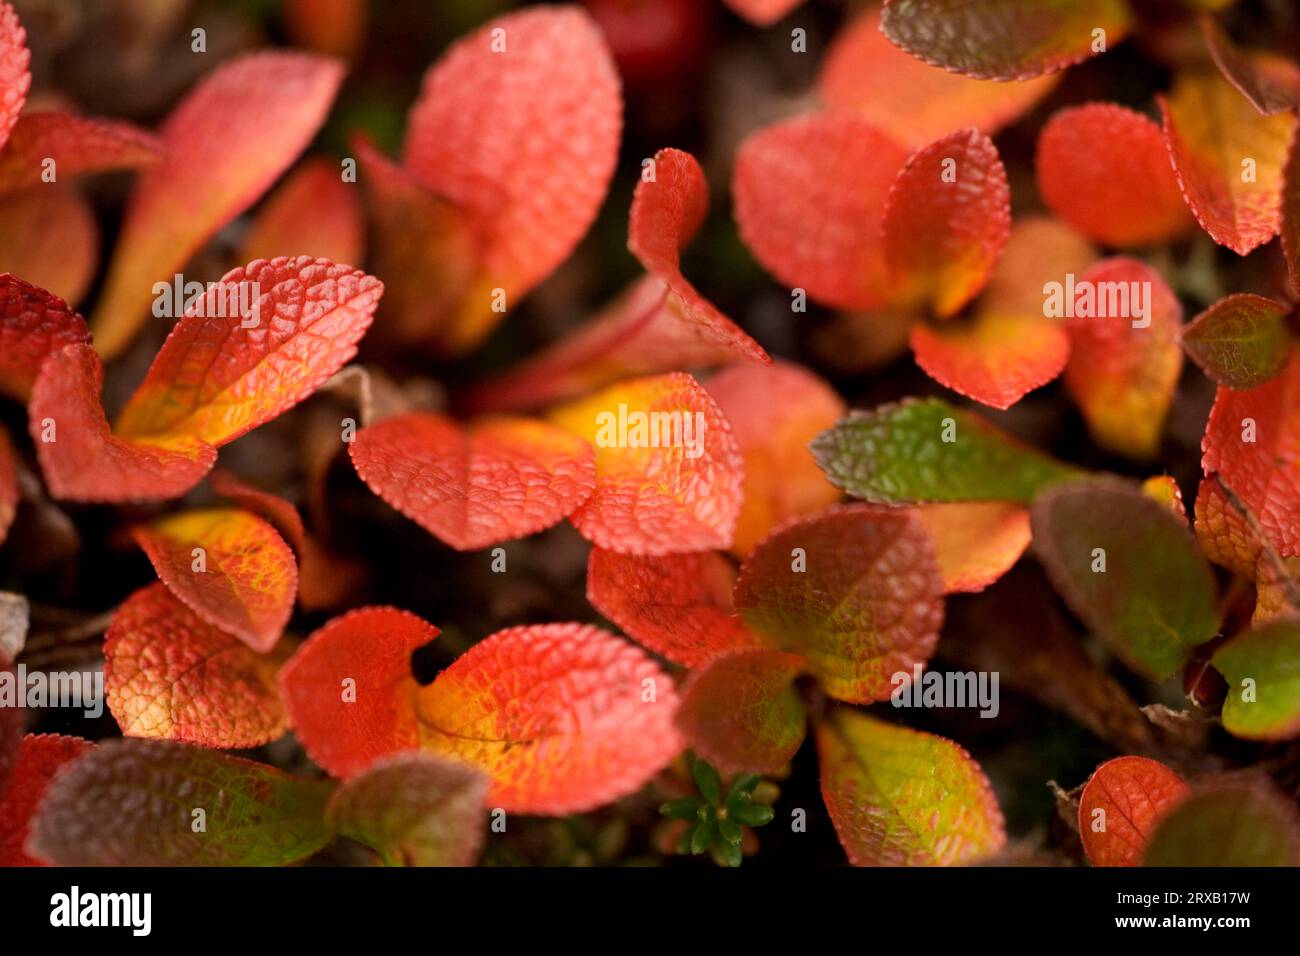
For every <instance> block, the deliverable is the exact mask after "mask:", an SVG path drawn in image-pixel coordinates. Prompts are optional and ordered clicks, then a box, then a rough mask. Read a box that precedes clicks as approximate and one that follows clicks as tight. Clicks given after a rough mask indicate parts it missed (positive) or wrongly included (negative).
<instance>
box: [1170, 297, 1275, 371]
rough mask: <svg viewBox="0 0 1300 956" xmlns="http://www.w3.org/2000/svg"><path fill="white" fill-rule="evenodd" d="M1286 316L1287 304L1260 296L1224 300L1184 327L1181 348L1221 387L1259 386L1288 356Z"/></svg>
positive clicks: (1225, 298)
mask: <svg viewBox="0 0 1300 956" xmlns="http://www.w3.org/2000/svg"><path fill="white" fill-rule="evenodd" d="M1290 313H1291V309H1290V307H1289V306H1285V305H1282V304H1281V303H1280V302H1274V301H1273V300H1272V299H1267V298H1264V297H1263V296H1260V295H1252V294H1250V293H1245V292H1242V293H1236V294H1234V295H1229V296H1225V297H1224V298H1222V299H1220V300H1219V301H1218V302H1215V303H1214V304H1213V305H1211V306H1210V307H1209V308H1208V309H1206V310H1205V311H1204V312H1202V313H1201V314H1200V315H1198V316H1197V317H1196V318H1195V319H1193V320H1192V321H1191V322H1190V323H1189V324H1188V325H1187V327H1186V328H1185V329H1183V333H1182V343H1183V350H1184V351H1185V352H1187V354H1188V355H1189V356H1191V359H1192V361H1193V362H1195V363H1196V364H1197V365H1199V366H1200V367H1201V368H1202V369H1203V370H1204V372H1205V374H1206V375H1208V376H1210V378H1212V379H1214V380H1215V381H1216V382H1218V383H1219V384H1220V385H1226V386H1228V387H1229V388H1235V389H1239V390H1240V389H1250V388H1257V387H1259V386H1260V385H1263V384H1264V383H1265V382H1267V381H1268V380H1269V379H1271V378H1273V377H1274V376H1275V375H1278V374H1279V373H1280V372H1281V371H1282V370H1283V369H1284V368H1286V364H1287V360H1288V359H1289V358H1290V357H1291V339H1290V335H1289V333H1288V332H1287V325H1286V319H1287V316H1288V315H1289V314H1290Z"/></svg>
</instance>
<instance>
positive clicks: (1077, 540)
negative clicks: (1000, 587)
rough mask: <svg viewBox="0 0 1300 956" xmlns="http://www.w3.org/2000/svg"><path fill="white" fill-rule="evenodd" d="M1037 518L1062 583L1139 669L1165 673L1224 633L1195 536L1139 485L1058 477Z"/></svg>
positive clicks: (1046, 560) (1045, 556)
mask: <svg viewBox="0 0 1300 956" xmlns="http://www.w3.org/2000/svg"><path fill="white" fill-rule="evenodd" d="M1031 522H1032V526H1033V534H1034V548H1035V549H1036V551H1037V553H1038V556H1039V558H1040V559H1041V560H1042V562H1043V564H1044V566H1045V567H1046V568H1047V572H1048V575H1049V576H1050V577H1051V579H1052V582H1053V584H1055V585H1056V589H1057V591H1059V592H1060V593H1061V595H1062V596H1063V597H1064V598H1065V600H1066V602H1067V603H1068V604H1069V605H1070V607H1071V608H1073V609H1074V612H1075V613H1076V614H1077V615H1078V616H1079V617H1080V618H1081V619H1082V620H1083V621H1084V623H1086V624H1087V625H1088V626H1089V627H1090V628H1091V629H1092V630H1093V631H1095V632H1096V633H1097V634H1098V635H1100V636H1101V637H1102V638H1103V639H1104V640H1105V641H1106V643H1107V644H1108V645H1109V647H1110V648H1111V650H1113V651H1114V652H1115V654H1117V655H1118V656H1119V657H1120V658H1121V659H1122V660H1123V661H1124V662H1125V663H1126V664H1127V665H1128V666H1129V667H1131V668H1133V669H1134V670H1135V671H1137V672H1138V673H1141V674H1144V675H1146V676H1148V677H1151V678H1154V679H1162V678H1165V677H1168V676H1169V675H1171V674H1173V673H1174V671H1176V670H1177V669H1178V668H1179V667H1180V666H1181V665H1182V664H1183V663H1184V662H1186V660H1187V659H1188V657H1189V656H1190V655H1191V652H1192V648H1193V647H1195V646H1196V645H1198V644H1204V643H1205V642H1206V641H1208V640H1210V639H1211V638H1212V637H1214V636H1215V635H1216V634H1217V633H1218V630H1219V616H1218V613H1217V612H1216V610H1215V607H1214V577H1213V575H1212V574H1211V572H1210V566H1209V564H1207V563H1206V561H1205V558H1204V557H1203V556H1202V555H1201V552H1200V550H1199V549H1198V548H1197V546H1196V539H1195V538H1194V537H1193V536H1192V533H1191V532H1190V531H1189V530H1188V529H1187V527H1186V525H1185V524H1184V523H1183V522H1182V521H1180V520H1179V519H1178V518H1177V517H1175V516H1174V515H1173V514H1172V513H1171V512H1170V511H1169V509H1168V508H1166V507H1164V506H1163V505H1161V504H1160V503H1158V502H1156V501H1154V500H1152V499H1151V498H1149V497H1147V496H1146V495H1144V494H1143V493H1142V491H1141V489H1140V488H1138V487H1137V486H1136V485H1129V484H1126V483H1122V482H1119V481H1115V480H1111V479H1091V480H1086V481H1077V482H1070V483H1069V484H1066V485H1061V486H1059V487H1056V488H1053V489H1051V490H1050V491H1048V492H1046V493H1045V494H1044V495H1043V496H1042V498H1040V499H1039V500H1038V501H1037V502H1036V503H1035V504H1034V507H1033V510H1032V512H1031ZM1103 569H1104V570H1103Z"/></svg>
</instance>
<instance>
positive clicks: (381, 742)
mask: <svg viewBox="0 0 1300 956" xmlns="http://www.w3.org/2000/svg"><path fill="white" fill-rule="evenodd" d="M437 636H438V629H437V628H436V627H434V626H432V625H431V624H427V623H425V622H424V621H422V620H420V618H418V617H416V616H415V615H414V614H410V613H408V612H406V611H399V610H397V609H396V608H391V607H367V608H360V609H358V610H355V611H349V612H348V613H347V614H343V615H340V616H339V617H336V618H334V619H333V620H331V621H329V622H328V623H326V624H325V625H324V626H323V627H321V628H320V629H318V630H317V631H315V632H314V633H313V634H312V635H311V636H310V637H308V638H307V640H306V641H305V642H304V643H303V644H302V646H301V647H299V648H298V650H297V651H296V652H295V653H294V655H293V657H292V658H291V659H290V660H289V662H288V663H287V664H285V666H284V668H283V669H282V670H281V671H280V688H281V691H282V692H283V695H284V703H285V706H286V707H287V708H288V710H289V721H290V724H291V725H292V726H293V730H294V733H295V734H296V735H297V737H298V740H299V741H300V742H301V743H302V745H303V747H304V749H306V751H307V753H308V754H310V755H311V758H312V759H313V760H315V761H316V763H318V764H319V765H320V766H321V767H322V768H324V769H325V770H326V771H327V772H328V773H329V774H331V775H332V776H335V777H352V776H355V775H356V774H358V773H360V772H361V771H363V770H365V769H366V767H368V766H369V765H370V764H371V763H373V762H374V761H375V759H376V758H377V757H381V756H384V755H385V754H390V753H394V752H397V751H401V750H415V749H417V748H418V747H419V744H420V734H419V730H418V725H417V721H416V717H415V695H416V692H417V690H418V689H419V685H417V684H416V682H415V678H414V677H413V676H412V673H411V652H412V651H414V650H415V649H416V648H419V647H422V646H423V645H425V644H428V643H429V642H430V641H432V640H433V639H434V638H435V637H437Z"/></svg>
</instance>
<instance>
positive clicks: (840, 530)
mask: <svg viewBox="0 0 1300 956" xmlns="http://www.w3.org/2000/svg"><path fill="white" fill-rule="evenodd" d="M796 549H797V550H796ZM735 600H736V609H737V610H738V611H739V612H740V615H741V617H742V618H743V619H744V621H745V623H746V624H748V625H749V626H750V627H751V628H753V629H754V630H755V631H757V632H758V633H759V634H760V635H762V636H763V637H765V638H766V639H767V642H768V643H769V644H770V645H772V646H773V647H776V648H778V649H780V650H783V651H788V652H790V653H793V654H799V655H802V656H803V657H805V658H807V661H808V670H809V671H810V672H811V673H812V674H813V675H814V676H816V677H817V678H818V679H819V680H820V681H821V683H822V685H823V686H824V687H825V688H826V693H828V694H830V695H831V696H832V697H835V698H837V699H838V700H844V701H849V702H851V703H869V702H870V701H873V700H885V699H887V698H888V697H889V695H890V693H891V692H892V691H893V689H894V686H895V685H894V682H893V678H894V676H895V675H896V674H898V673H900V672H904V673H907V674H909V675H910V674H911V672H912V668H913V666H914V665H916V664H923V663H925V662H926V661H927V660H929V659H930V655H931V654H933V653H934V648H935V646H936V644H937V643H938V641H939V628H940V626H941V625H942V624H943V581H942V579H941V578H940V576H939V565H938V561H937V560H936V558H935V551H934V544H933V543H932V542H931V540H930V536H929V534H928V533H927V532H926V530H925V528H924V527H923V526H922V525H921V523H920V522H919V521H918V520H917V519H916V518H915V517H913V516H911V515H909V514H908V513H906V512H905V511H901V510H897V509H888V508H879V507H874V506H871V505H851V506H845V507H839V508H832V509H830V510H828V511H826V512H823V513H822V514H820V515H816V516H814V517H812V518H799V519H795V520H794V521H791V522H789V523H787V524H785V525H784V526H782V527H781V528H780V529H778V530H776V531H774V532H773V533H772V534H771V535H769V536H768V537H767V538H764V539H763V541H762V542H761V543H760V544H759V546H758V547H757V548H756V549H755V550H754V553H753V554H751V555H750V556H749V558H748V560H746V561H745V564H744V566H743V567H742V568H741V570H740V577H739V578H738V579H737V580H736V597H735Z"/></svg>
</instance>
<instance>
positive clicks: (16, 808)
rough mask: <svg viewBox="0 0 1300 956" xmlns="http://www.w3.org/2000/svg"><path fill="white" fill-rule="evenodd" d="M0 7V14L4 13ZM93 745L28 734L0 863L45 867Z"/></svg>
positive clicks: (7, 795) (11, 792) (5, 809)
mask: <svg viewBox="0 0 1300 956" xmlns="http://www.w3.org/2000/svg"><path fill="white" fill-rule="evenodd" d="M3 12H4V11H3V9H0V14H3ZM93 746H94V744H92V743H90V742H89V741H87V740H82V739H81V738H80V737H65V736H63V735H62V734H28V735H27V736H26V737H24V738H23V740H22V746H21V748H20V749H19V751H18V762H17V765H16V766H15V767H14V780H13V784H12V786H10V788H9V789H8V791H5V790H2V789H0V866H44V865H45V862H44V861H43V860H40V859H37V858H35V857H32V856H30V855H28V853H27V838H28V836H30V835H31V832H32V819H33V818H34V817H35V816H36V811H37V809H38V808H39V807H40V805H41V800H42V799H43V798H44V796H45V791H46V789H47V788H48V787H49V785H50V781H51V780H53V779H54V775H55V773H57V772H58V770H59V768H60V767H62V766H63V765H64V764H66V763H68V762H69V761H70V760H73V759H75V758H76V757H79V756H81V755H82V754H83V753H85V752H86V751H87V750H89V749H90V748H91V747H93Z"/></svg>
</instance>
